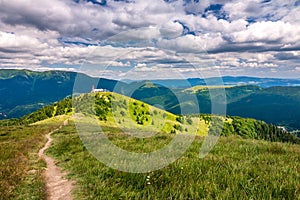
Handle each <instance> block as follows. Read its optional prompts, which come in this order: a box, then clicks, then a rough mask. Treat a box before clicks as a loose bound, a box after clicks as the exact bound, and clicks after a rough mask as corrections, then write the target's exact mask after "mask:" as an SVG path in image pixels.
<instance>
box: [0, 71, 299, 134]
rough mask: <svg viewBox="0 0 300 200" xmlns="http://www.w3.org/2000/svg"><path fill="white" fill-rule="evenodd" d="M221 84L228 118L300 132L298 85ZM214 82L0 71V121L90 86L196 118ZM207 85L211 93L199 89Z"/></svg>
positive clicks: (251, 80)
mask: <svg viewBox="0 0 300 200" xmlns="http://www.w3.org/2000/svg"><path fill="white" fill-rule="evenodd" d="M222 79H223V83H224V85H225V86H226V87H224V90H225V93H226V98H227V102H226V106H227V113H228V115H237V116H242V117H252V118H256V119H261V120H264V121H266V122H268V123H274V124H276V125H283V126H287V127H290V128H293V129H300V123H299V121H300V113H299V112H297V111H299V110H300V109H299V108H300V86H299V85H300V80H297V79H275V78H255V77H229V76H227V77H223V78H222ZM214 80H216V81H215V82H214ZM219 80H220V78H210V80H207V79H206V80H204V79H188V80H150V81H130V80H127V81H116V80H109V79H103V78H101V79H100V81H99V79H98V78H93V77H90V76H87V75H85V74H82V73H75V72H63V71H47V72H33V71H28V70H0V96H1V99H0V119H1V118H2V119H3V118H4V116H7V117H8V118H15V117H21V116H24V115H26V114H29V113H31V112H33V111H35V110H37V109H39V108H41V107H43V106H45V105H48V104H50V103H53V102H56V101H59V100H61V99H63V98H64V97H66V96H69V95H72V94H74V93H87V92H90V91H91V89H92V86H93V85H94V86H95V88H103V89H107V90H109V91H115V92H117V93H120V94H124V95H127V96H130V97H133V98H135V99H138V100H142V101H144V102H146V103H149V104H151V105H156V106H158V107H163V108H164V109H165V110H167V111H170V112H172V113H175V114H180V110H181V108H182V107H185V108H186V109H184V110H185V112H186V113H184V114H195V113H194V112H195V110H198V108H199V110H200V112H201V113H210V109H211V100H210V91H212V90H217V89H219V88H223V86H220V85H219V84H218V83H219ZM206 82H208V83H210V84H211V85H214V87H211V88H210V89H207V88H205V87H203V86H205V85H206ZM214 83H216V84H214ZM74 85H75V87H74ZM193 96H196V97H197V100H198V105H196V104H197V103H195V102H194V101H191V98H192V97H193ZM178 97H179V98H180V103H179V100H178ZM218 103H220V104H224V103H225V102H222V101H220V102H218ZM195 108H197V109H195Z"/></svg>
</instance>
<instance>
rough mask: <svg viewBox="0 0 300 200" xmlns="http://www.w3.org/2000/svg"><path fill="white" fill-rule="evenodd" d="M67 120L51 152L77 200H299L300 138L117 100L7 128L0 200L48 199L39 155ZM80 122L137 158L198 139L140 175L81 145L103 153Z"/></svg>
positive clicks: (107, 98)
mask: <svg viewBox="0 0 300 200" xmlns="http://www.w3.org/2000/svg"><path fill="white" fill-rule="evenodd" d="M71 114H74V115H73V118H72V119H71V118H70V115H71ZM213 118H214V119H215V120H212V119H213ZM66 119H69V121H70V123H69V125H67V126H64V127H63V128H61V129H60V130H59V131H56V132H55V133H54V134H53V135H52V137H53V138H54V141H53V143H52V146H51V147H50V149H48V150H47V151H46V153H47V154H48V155H50V156H51V157H53V158H55V159H56V161H57V165H59V166H61V167H62V169H63V170H66V171H68V172H69V175H68V178H70V179H73V180H75V181H76V183H77V184H76V187H75V190H74V197H75V199H80V200H81V199H91V200H92V199H101V200H102V199H300V145H299V144H300V139H299V138H297V137H296V136H295V135H292V134H290V133H287V132H284V131H282V130H280V129H279V128H277V127H276V126H274V125H270V124H266V123H265V122H263V121H258V120H254V119H245V118H240V117H228V116H227V117H221V116H210V115H205V114H204V115H190V116H177V115H174V114H172V113H169V112H166V111H164V110H162V109H159V108H155V107H153V106H150V105H148V104H146V103H143V102H141V101H138V100H134V99H131V98H128V97H125V96H122V95H118V94H115V93H96V94H84V95H80V96H78V97H76V98H75V99H71V98H66V99H64V100H62V101H60V102H57V103H55V104H53V105H50V106H46V107H44V108H43V109H40V110H38V111H37V112H34V113H31V114H30V115H28V116H25V117H23V118H21V119H20V120H11V121H0V125H1V126H0V161H1V174H0V185H1V187H0V199H45V197H46V192H45V183H44V180H43V177H42V171H43V169H44V168H45V163H44V162H43V161H41V160H40V159H38V155H37V153H38V150H39V149H40V148H41V147H42V146H43V145H44V144H45V142H46V141H45V140H46V139H45V137H44V136H45V134H47V133H49V132H50V131H51V130H54V129H56V128H58V127H59V126H60V125H61V124H62V123H63V122H64V121H65V120H66ZM73 120H74V121H73ZM214 121H215V122H214ZM75 123H76V124H77V125H78V123H79V124H81V125H82V126H83V128H90V129H91V130H92V131H94V129H93V128H95V125H97V126H98V125H101V128H102V131H103V132H104V134H106V136H107V137H108V138H109V140H110V141H111V142H112V143H113V144H115V145H116V146H118V147H120V148H122V149H124V150H126V151H130V152H136V153H145V154H146V153H149V152H153V151H155V150H158V149H161V148H163V147H165V146H167V145H168V144H170V143H171V141H172V140H173V139H174V138H175V137H176V136H177V134H182V135H186V134H195V135H196V139H195V141H194V142H193V143H192V145H191V146H190V147H189V149H188V150H187V151H186V152H185V153H184V154H183V156H182V157H181V158H180V159H178V160H176V161H175V162H174V163H172V164H171V165H169V166H167V167H165V168H163V169H159V170H157V171H149V172H148V173H140V174H134V173H127V172H121V171H118V170H114V169H112V168H109V167H107V166H105V165H104V164H102V163H101V162H99V161H98V160H97V159H96V158H95V157H94V156H93V155H92V154H91V153H90V152H89V151H88V150H87V148H88V147H87V146H85V145H84V144H83V142H82V140H81V139H83V138H84V137H85V136H86V138H87V139H91V141H93V142H94V144H95V148H97V145H99V143H97V142H98V141H101V137H98V136H100V135H99V133H97V132H89V133H84V132H81V133H80V134H78V126H77V129H76V127H75ZM212 123H215V124H212ZM221 124H222V125H224V126H219V125H221ZM220 128H223V129H222V133H221V135H222V137H220V139H219V141H218V143H217V145H216V146H215V147H214V148H213V150H212V151H211V152H210V153H209V154H208V155H207V156H206V157H205V158H203V159H200V158H199V151H200V149H201V145H202V143H203V141H204V138H205V136H206V135H207V134H208V133H213V132H215V131H217V129H220ZM83 130H84V129H83ZM96 131H98V130H96ZM209 131H211V132H209ZM94 133H95V134H94ZM97 134H98V135H97ZM145 134H146V136H152V137H144V136H145ZM147 134H149V135H147ZM90 136H92V137H90ZM139 136H141V137H139ZM225 136H226V137H225ZM264 140H266V141H264ZM281 142H286V143H281ZM292 143H295V144H292ZM107 151H110V149H107ZM149 165H151V163H149Z"/></svg>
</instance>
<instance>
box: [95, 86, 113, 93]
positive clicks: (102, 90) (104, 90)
mask: <svg viewBox="0 0 300 200" xmlns="http://www.w3.org/2000/svg"><path fill="white" fill-rule="evenodd" d="M95 92H109V90H107V89H103V88H99V89H95V86H94V85H93V86H92V91H91V93H95Z"/></svg>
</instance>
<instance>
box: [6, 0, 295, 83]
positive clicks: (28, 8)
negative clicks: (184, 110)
mask: <svg viewBox="0 0 300 200" xmlns="http://www.w3.org/2000/svg"><path fill="white" fill-rule="evenodd" d="M299 13H300V1H299V0H249V1H240V0H228V1H221V0H210V1H209V0H151V1H150V0H149V1H147V0H118V1H116V0H115V1H113V0H51V1H37V0H35V1H34V0H27V1H22V0H11V1H0V68H17V69H24V68H26V69H31V70H39V71H41V70H49V69H58V70H70V71H81V72H85V73H88V74H90V75H93V76H104V77H107V78H113V79H152V78H188V77H207V76H225V75H232V76H239V75H246V76H258V77H292V78H300V18H299V16H298V15H299Z"/></svg>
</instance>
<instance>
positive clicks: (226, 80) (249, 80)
mask: <svg viewBox="0 0 300 200" xmlns="http://www.w3.org/2000/svg"><path fill="white" fill-rule="evenodd" d="M220 79H221V78H219V77H215V78H214V77H213V78H206V79H203V78H190V79H187V80H181V79H172V80H151V82H152V83H156V84H160V85H163V86H165V87H173V88H174V87H175V88H189V87H193V86H197V85H207V83H210V84H212V85H220V82H223V85H226V86H230V85H231V86H237V85H257V86H260V87H263V88H267V87H274V86H300V79H281V78H256V77H247V76H238V77H233V76H224V77H222V79H221V81H220ZM125 82H127V83H131V82H132V81H130V80H126V81H125Z"/></svg>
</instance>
